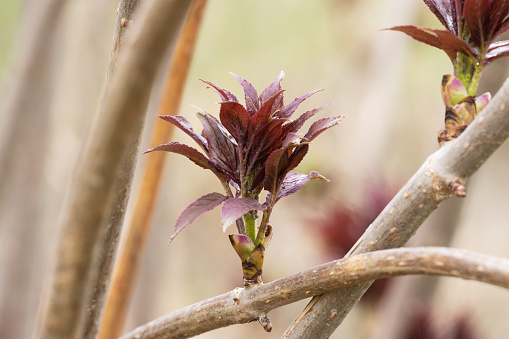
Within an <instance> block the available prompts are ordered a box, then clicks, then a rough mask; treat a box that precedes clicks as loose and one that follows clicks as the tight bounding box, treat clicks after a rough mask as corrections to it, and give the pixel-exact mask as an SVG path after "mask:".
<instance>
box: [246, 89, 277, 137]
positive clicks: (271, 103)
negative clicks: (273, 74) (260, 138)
mask: <svg viewBox="0 0 509 339" xmlns="http://www.w3.org/2000/svg"><path fill="white" fill-rule="evenodd" d="M283 92H284V90H281V91H278V92H276V93H274V95H273V96H272V97H270V98H269V99H268V100H267V101H265V102H264V103H263V105H262V107H261V108H260V110H259V111H258V112H256V113H255V114H254V115H253V116H252V117H251V122H250V124H249V130H250V131H251V132H253V133H254V132H257V131H258V130H259V129H260V128H261V127H263V125H265V124H266V123H267V122H268V121H269V118H270V116H271V114H272V113H273V112H274V110H275V109H274V107H275V102H276V100H278V98H280V97H281V98H282V97H283Z"/></svg>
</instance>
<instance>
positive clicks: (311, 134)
mask: <svg viewBox="0 0 509 339" xmlns="http://www.w3.org/2000/svg"><path fill="white" fill-rule="evenodd" d="M343 118H344V116H342V115H340V116H337V117H329V118H322V119H319V120H317V121H315V122H314V123H313V124H312V125H311V127H309V130H308V132H307V133H306V135H305V136H304V139H306V141H308V142H309V141H313V139H315V138H316V137H317V136H318V135H320V133H322V132H323V131H325V130H327V129H329V128H331V127H333V126H336V125H338V124H339V122H340V121H341V120H342V119H343Z"/></svg>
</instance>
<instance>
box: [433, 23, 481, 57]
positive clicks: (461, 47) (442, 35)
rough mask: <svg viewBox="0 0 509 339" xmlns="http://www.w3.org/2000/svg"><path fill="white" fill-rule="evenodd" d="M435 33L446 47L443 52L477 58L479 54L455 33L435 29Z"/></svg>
mask: <svg viewBox="0 0 509 339" xmlns="http://www.w3.org/2000/svg"><path fill="white" fill-rule="evenodd" d="M431 31H432V32H433V33H435V34H436V35H437V37H438V39H440V41H441V42H442V44H443V45H444V48H443V50H444V51H445V52H446V53H448V54H449V53H450V52H448V50H449V51H453V52H461V53H463V54H465V55H468V56H470V57H475V56H476V54H477V52H476V51H474V49H472V47H471V46H470V45H469V44H468V43H466V42H465V41H464V40H462V39H460V38H458V37H457V36H456V35H454V33H452V32H450V31H444V30H442V29H433V30H431Z"/></svg>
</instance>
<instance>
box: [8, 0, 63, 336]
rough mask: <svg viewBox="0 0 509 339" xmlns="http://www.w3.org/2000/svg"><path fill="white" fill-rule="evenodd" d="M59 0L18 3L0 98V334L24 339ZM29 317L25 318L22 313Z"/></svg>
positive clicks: (37, 249) (33, 285)
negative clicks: (19, 15) (18, 20)
mask: <svg viewBox="0 0 509 339" xmlns="http://www.w3.org/2000/svg"><path fill="white" fill-rule="evenodd" d="M66 3H67V1H65V0H43V1H36V2H29V3H28V2H27V3H25V11H24V12H25V15H24V18H23V22H22V24H21V25H20V27H19V29H18V30H19V31H21V33H22V34H18V35H19V39H14V41H16V46H15V47H16V49H17V51H16V55H14V57H13V58H12V60H13V62H12V66H11V70H10V72H9V73H10V74H9V75H8V78H7V79H6V82H5V85H6V86H5V91H4V93H2V99H1V100H0V106H1V108H0V121H1V122H0V232H1V233H0V248H1V250H0V261H1V262H2V265H1V267H0V337H1V338H26V337H28V336H29V335H30V331H32V329H33V326H34V324H35V321H34V318H35V317H33V314H32V312H33V310H34V309H35V308H36V305H37V297H38V295H39V294H40V288H41V286H42V284H41V282H40V279H39V277H40V274H41V273H42V272H41V271H42V270H41V271H39V269H38V267H40V265H41V262H40V261H38V260H39V259H40V256H41V252H42V250H41V249H42V246H44V244H42V243H41V241H40V239H41V234H43V232H44V230H43V227H42V226H43V224H44V222H43V220H44V217H43V215H44V212H45V210H46V207H47V206H48V205H47V197H46V196H44V195H45V194H47V192H45V188H47V187H46V186H45V173H44V171H43V170H42V169H43V168H44V167H45V165H46V161H47V160H46V157H47V150H48V144H49V136H50V126H49V125H50V121H51V114H50V113H51V112H50V105H51V102H52V100H51V98H52V97H53V92H54V88H55V86H54V85H55V82H54V78H55V73H57V71H59V70H60V68H59V66H58V63H57V62H55V58H59V57H61V54H59V53H58V54H57V53H56V51H59V50H60V49H59V48H58V47H57V46H58V44H59V43H60V42H59V41H58V38H57V37H58V36H59V35H58V34H57V33H58V32H59V30H60V28H61V27H60V26H59V23H60V20H61V17H62V10H63V8H65V5H66ZM28 314H30V316H27V315H28Z"/></svg>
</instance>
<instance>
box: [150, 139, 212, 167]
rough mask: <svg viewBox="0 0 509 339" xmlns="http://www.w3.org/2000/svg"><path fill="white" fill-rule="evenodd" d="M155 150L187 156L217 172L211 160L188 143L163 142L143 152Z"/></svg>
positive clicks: (199, 164)
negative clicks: (210, 162)
mask: <svg viewBox="0 0 509 339" xmlns="http://www.w3.org/2000/svg"><path fill="white" fill-rule="evenodd" d="M154 151H166V152H172V153H177V154H181V155H183V156H185V157H187V158H188V159H189V160H191V161H192V162H194V163H195V164H196V165H198V166H200V167H202V168H205V169H209V170H211V171H214V172H215V169H214V168H213V167H212V166H211V165H210V164H209V160H208V159H207V157H205V156H204V155H203V154H202V153H200V152H199V151H198V150H196V149H194V148H192V147H190V146H187V145H184V144H181V143H178V142H169V143H167V144H162V145H159V146H156V147H154V148H151V149H148V150H146V151H145V152H143V154H146V153H150V152H154Z"/></svg>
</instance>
